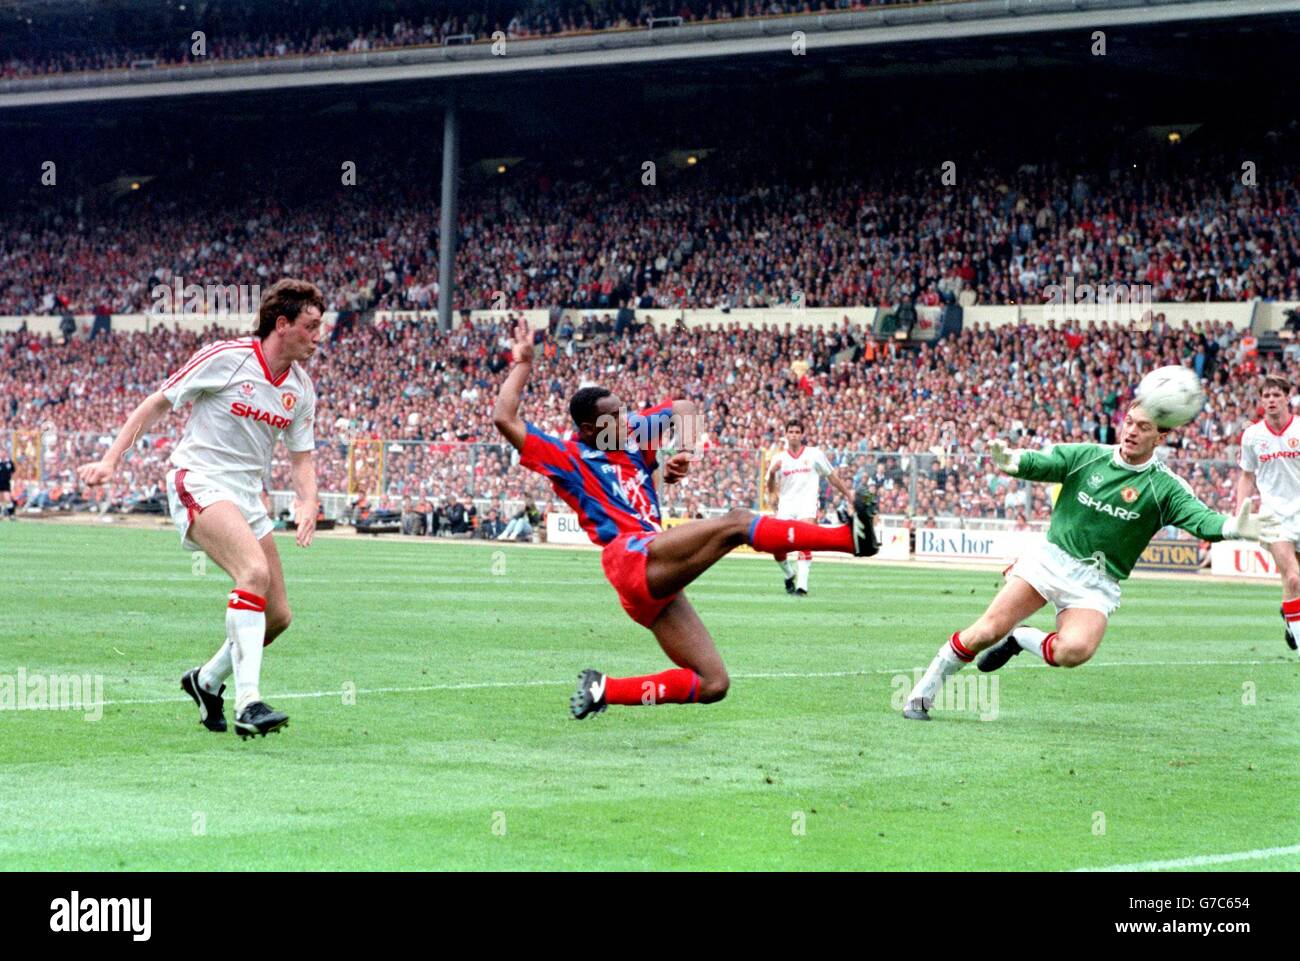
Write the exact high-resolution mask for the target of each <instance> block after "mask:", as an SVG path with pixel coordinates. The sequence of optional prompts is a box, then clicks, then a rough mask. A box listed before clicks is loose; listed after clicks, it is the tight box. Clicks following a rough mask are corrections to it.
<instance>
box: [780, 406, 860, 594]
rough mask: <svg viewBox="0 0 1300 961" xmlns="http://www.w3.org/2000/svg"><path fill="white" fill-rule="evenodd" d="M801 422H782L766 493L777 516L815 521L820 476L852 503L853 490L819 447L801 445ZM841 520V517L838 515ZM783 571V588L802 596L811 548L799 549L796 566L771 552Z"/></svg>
mask: <svg viewBox="0 0 1300 961" xmlns="http://www.w3.org/2000/svg"><path fill="white" fill-rule="evenodd" d="M803 441H804V437H803V422H802V421H797V420H792V421H788V422H787V423H786V425H785V450H783V451H781V452H780V453H778V454H776V456H774V457H773V458H772V461H771V463H770V464H768V466H767V496H768V500H769V501H771V502H772V503H773V506H774V507H775V509H776V516H777V517H778V518H779V519H780V520H791V521H807V522H808V523H810V524H815V523H816V522H817V500H818V497H817V495H818V493H819V491H820V488H821V479H822V478H823V477H825V478H826V479H827V480H828V481H829V482H830V484H831V486H832V487H834V488H835V489H836V490H838V491H839V492H840V493H841V494H843V495H844V497H845V499H846V500H847V501H848V502H849V503H850V504H852V503H853V491H852V490H851V489H850V488H849V485H848V484H846V483H845V482H844V479H843V478H842V477H840V475H839V473H838V472H836V470H835V468H834V467H832V466H831V462H830V461H829V460H827V459H826V455H825V454H823V453H822V450H821V448H820V447H814V446H811V445H809V446H805V445H804V442H803ZM841 520H843V521H844V522H845V523H847V520H845V518H844V517H841ZM773 556H774V557H775V558H776V562H777V564H778V565H780V567H781V572H782V573H783V574H785V592H786V593H787V594H795V595H797V596H799V597H805V596H807V594H808V573H809V571H810V570H811V568H812V552H811V551H800V552H799V563H798V567H797V568H796V567H794V566H792V565H791V564H790V561H789V555H787V554H775V555H773Z"/></svg>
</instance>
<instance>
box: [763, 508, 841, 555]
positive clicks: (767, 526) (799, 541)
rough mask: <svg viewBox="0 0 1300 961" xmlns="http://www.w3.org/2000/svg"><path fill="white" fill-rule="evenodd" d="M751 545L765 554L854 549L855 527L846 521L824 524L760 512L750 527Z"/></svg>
mask: <svg viewBox="0 0 1300 961" xmlns="http://www.w3.org/2000/svg"><path fill="white" fill-rule="evenodd" d="M749 546H750V547H752V548H754V550H756V551H763V552H764V553H766V554H778V553H781V552H782V551H787V552H788V551H841V552H843V553H845V554H852V553H853V531H852V530H850V529H849V526H848V525H847V524H841V525H840V526H839V527H822V526H821V525H819V524H809V523H808V522H807V521H780V520H777V519H776V518H775V517H763V516H761V515H760V516H759V517H756V518H754V523H753V524H751V525H750V528H749Z"/></svg>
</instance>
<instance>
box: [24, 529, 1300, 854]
mask: <svg viewBox="0 0 1300 961" xmlns="http://www.w3.org/2000/svg"><path fill="white" fill-rule="evenodd" d="M280 545H281V551H282V554H283V556H284V559H285V567H286V573H287V577H288V582H289V593H290V598H291V601H292V603H293V607H294V614H295V621H294V625H293V627H292V629H291V630H290V631H289V632H288V633H287V634H286V635H285V636H284V637H283V638H281V639H280V640H279V641H277V642H276V643H275V644H274V645H273V646H272V647H271V648H270V649H269V651H268V657H267V659H266V662H265V665H264V675H263V685H262V690H263V693H264V694H265V695H266V697H267V699H268V700H269V701H270V702H271V703H272V704H274V705H276V706H277V707H280V708H282V709H284V710H286V711H287V712H288V713H289V714H290V715H291V717H292V721H291V723H290V726H289V728H288V729H287V730H286V731H284V732H283V733H281V734H279V735H273V736H272V737H269V738H266V739H262V740H256V741H249V742H241V741H240V740H239V739H238V738H237V737H235V736H234V735H233V734H226V735H216V734H209V733H207V732H206V731H204V730H203V729H202V728H200V727H199V725H198V723H197V716H196V712H195V710H194V708H193V706H192V704H191V703H190V702H189V701H188V699H185V698H184V695H183V694H182V693H181V691H180V688H179V678H180V675H181V673H182V672H183V671H184V670H185V669H187V668H189V667H191V666H193V665H195V664H198V663H200V662H202V661H203V660H205V659H206V658H207V657H208V655H209V654H210V652H211V650H212V649H214V648H215V646H216V645H217V643H218V641H219V639H220V636H221V634H222V632H223V624H224V620H223V618H224V602H225V596H224V595H225V591H226V590H227V588H228V585H229V582H228V580H227V579H226V577H225V576H224V575H223V574H222V573H221V572H220V570H218V569H216V568H215V566H212V565H209V566H208V569H207V572H206V574H199V573H195V572H194V570H193V569H192V565H193V561H192V559H191V557H190V555H189V554H188V553H186V552H184V551H182V550H181V549H180V548H179V545H178V543H177V539H176V537H175V535H174V534H172V533H171V532H164V531H161V530H159V531H146V530H138V529H124V528H114V527H107V526H105V527H95V526H68V525H41V524H36V523H20V524H0V559H2V560H3V563H2V564H0V569H2V572H3V576H2V577H0V637H2V643H0V652H2V656H3V661H2V662H0V675H5V674H8V675H10V676H11V677H15V676H16V674H17V672H18V671H19V670H20V669H22V670H23V671H25V672H26V673H27V674H28V675H34V674H44V675H50V674H70V673H77V674H90V675H102V676H103V682H104V697H105V698H106V699H107V701H108V702H109V703H108V704H107V706H106V707H105V708H104V709H103V716H102V719H101V720H98V721H87V720H86V719H85V716H84V714H83V713H82V712H78V711H70V710H63V711H44V710H23V711H18V710H4V711H0V762H2V763H3V766H4V770H5V777H4V778H3V781H2V782H0V812H3V817H0V869H5V870H15V869H36V870H56V869H57V870H87V869H88V870H117V869H128V870H134V869H164V870H170V869H218V870H241V869H361V870H366V869H425V868H429V869H534V868H536V869H542V868H547V869H556V868H558V869H570V868H573V869H614V868H624V869H634V870H636V869H704V868H710V869H762V868H774V869H904V870H906V869H932V870H961V869H978V868H986V869H1020V868H1025V869H1047V870H1057V869H1073V868H1082V867H1104V866H1113V865H1121V864H1142V863H1146V862H1153V861H1160V860H1165V859H1182V858H1194V857H1198V856H1204V855H1220V854H1229V853H1236V852H1258V851H1261V850H1265V849H1274V848H1278V847H1283V848H1286V847H1292V846H1295V845H1296V843H1297V841H1300V830H1298V829H1297V827H1296V824H1297V814H1300V795H1297V793H1296V790H1295V784H1296V782H1295V774H1296V758H1297V756H1300V750H1298V748H1300V738H1298V737H1297V721H1298V720H1300V694H1298V685H1297V682H1298V681H1300V661H1297V659H1296V657H1295V656H1294V655H1293V654H1291V653H1290V652H1288V651H1286V650H1285V648H1284V647H1283V644H1282V640H1281V636H1280V635H1281V622H1280V620H1279V618H1278V616H1277V607H1278V597H1279V592H1278V587H1277V585H1275V584H1273V583H1240V584H1224V583H1197V582H1195V581H1192V580H1188V581H1152V580H1140V581H1132V582H1130V583H1129V584H1127V585H1126V588H1125V598H1124V604H1123V607H1122V608H1121V609H1120V611H1119V612H1118V614H1117V615H1116V616H1115V618H1114V621H1113V625H1112V628H1111V633H1110V635H1109V636H1108V637H1107V639H1106V640H1105V642H1104V643H1103V644H1102V647H1101V650H1100V651H1099V652H1098V655H1097V657H1096V658H1095V659H1094V662H1093V663H1092V664H1089V665H1087V666H1085V667H1083V668H1080V669H1078V670H1074V671H1066V670H1051V669H1047V668H1045V667H1043V666H1041V665H1040V664H1031V663H1029V662H1030V660H1031V659H1030V657H1020V658H1017V659H1016V660H1015V661H1013V662H1012V664H1011V665H1010V666H1009V667H1008V668H1007V669H1006V670H1005V671H1004V672H1002V673H1001V674H1000V675H999V678H998V680H999V686H998V689H997V700H996V713H997V717H996V719H994V720H988V721H985V720H981V719H980V716H979V709H978V708H977V707H968V708H967V709H966V710H950V711H947V712H938V711H936V720H935V721H933V722H931V723H929V724H919V723H914V722H906V721H904V720H902V719H901V717H900V716H899V714H898V713H897V711H896V710H895V708H896V706H897V703H898V698H899V696H900V694H899V691H900V689H901V687H902V685H904V684H906V683H908V682H909V681H910V680H911V671H912V670H913V669H914V668H918V667H923V666H924V665H925V664H926V663H928V661H929V659H930V657H931V656H932V655H933V654H934V652H935V650H936V649H937V648H938V646H939V644H940V643H941V642H942V641H943V639H944V638H945V637H946V636H947V635H948V633H949V632H951V631H952V630H953V629H954V628H955V627H959V626H964V625H965V624H967V623H968V622H969V621H971V620H972V619H973V618H974V617H975V616H976V615H978V614H979V613H980V612H981V611H982V610H983V607H984V605H985V604H986V603H987V602H988V600H989V598H990V597H991V596H992V594H993V592H994V591H995V590H996V588H997V586H998V583H999V578H998V576H997V575H996V574H995V573H991V572H990V573H985V572H970V571H951V572H948V571H934V570H926V569H919V568H916V567H907V566H893V567H890V566H884V565H881V566H870V565H846V564H831V563H823V564H815V565H814V567H813V574H812V585H811V587H812V594H811V596H809V597H808V598H806V599H803V600H799V599H794V598H790V597H787V596H786V595H785V594H784V592H783V590H782V585H781V578H780V576H779V573H778V571H777V569H776V567H775V565H773V564H771V563H770V562H767V561H765V560H764V561H760V560H755V559H749V558H745V559H741V558H734V559H728V560H726V561H724V562H723V563H721V564H720V565H719V566H717V567H716V568H714V569H713V570H712V571H710V572H709V573H708V574H707V575H705V576H704V577H703V578H702V579H701V580H700V581H699V582H698V583H697V584H696V585H695V586H694V587H693V588H692V589H691V591H690V592H689V593H690V596H691V598H692V600H693V601H694V603H695V605H696V607H697V608H698V609H699V610H700V612H701V614H702V616H703V618H704V620H705V622H706V623H707V624H708V625H709V627H710V629H711V630H712V632H713V634H714V637H715V638H716V640H717V641H718V644H719V646H720V648H721V650H722V652H723V656H724V657H725V659H726V661H727V664H728V667H729V669H730V671H731V673H732V676H733V681H732V688H731V694H730V695H729V697H728V698H727V699H726V700H725V701H723V702H722V703H719V704H714V705H710V706H696V705H688V706H664V707H658V708H621V709H620V708H617V707H614V708H611V709H610V710H609V711H608V712H606V713H605V714H603V715H599V716H597V717H594V718H591V719H588V720H586V721H583V722H581V723H577V722H574V721H573V720H571V719H570V718H569V715H568V710H567V701H568V696H569V693H570V691H571V689H572V684H573V682H574V679H575V676H576V674H577V672H578V670H579V669H581V668H584V667H588V666H593V667H599V668H601V669H603V670H607V671H609V672H611V673H614V674H630V673H636V674H640V673H649V672H652V671H657V670H661V669H663V668H665V667H666V666H668V664H667V661H666V659H665V658H664V656H663V654H662V653H661V652H660V651H659V649H658V647H657V646H656V645H655V643H654V640H653V638H652V637H651V636H650V634H649V633H648V632H646V631H644V630H642V629H641V628H639V627H637V626H636V625H635V624H633V623H632V622H631V621H630V620H628V619H627V617H626V616H624V614H623V612H622V610H621V609H620V608H619V607H618V604H617V601H616V599H615V596H614V593H613V591H612V590H611V589H610V588H609V586H608V585H607V584H606V583H605V581H604V579H603V577H602V576H601V571H600V563H599V558H598V556H597V555H596V554H595V553H594V552H591V551H577V550H574V551H561V550H552V549H537V548H528V547H515V546H509V547H503V548H502V549H501V550H500V551H499V552H498V551H497V550H495V549H494V548H493V547H492V546H481V545H471V544H458V543H428V542H423V541H421V542H396V541H392V542H387V541H386V542H368V541H363V540H361V539H351V538H329V539H326V538H321V539H319V540H318V541H317V543H316V544H315V545H313V546H312V547H311V548H310V549H309V550H306V551H303V550H299V549H297V548H296V547H294V546H293V544H292V542H291V541H290V540H287V539H285V540H281V541H280ZM1035 623H1041V624H1044V625H1045V624H1047V623H1049V621H1048V619H1047V617H1046V615H1043V614H1040V615H1039V616H1038V617H1037V618H1036V619H1035ZM965 673H966V672H963V675H964V674H965ZM971 673H974V672H971ZM900 675H906V676H905V678H900ZM11 683H12V682H11ZM351 691H355V692H356V693H355V697H352V696H350V695H349V694H348V693H347V692H351ZM990 691H991V689H989V688H986V689H985V693H986V694H990ZM1252 694H1253V697H1252ZM990 696H991V695H990ZM349 702H354V703H349ZM1218 866H1220V867H1223V868H1227V869H1240V870H1251V869H1272V870H1295V869H1297V868H1300V854H1297V853H1290V854H1287V853H1282V854H1275V855H1273V856H1269V857H1256V858H1254V859H1251V860H1241V861H1234V862H1230V863H1227V864H1222V865H1218Z"/></svg>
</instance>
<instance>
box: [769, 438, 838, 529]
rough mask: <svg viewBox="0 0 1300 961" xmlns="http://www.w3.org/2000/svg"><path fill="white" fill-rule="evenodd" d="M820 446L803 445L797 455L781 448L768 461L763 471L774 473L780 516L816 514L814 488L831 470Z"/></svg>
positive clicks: (815, 491) (796, 516) (813, 515)
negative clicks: (778, 494)
mask: <svg viewBox="0 0 1300 961" xmlns="http://www.w3.org/2000/svg"><path fill="white" fill-rule="evenodd" d="M832 469H833V468H832V467H831V462H830V461H828V460H827V459H826V455H825V454H823V453H822V451H821V448H820V447H812V446H810V445H804V448H803V450H801V451H799V454H798V456H795V455H794V454H792V453H791V452H790V451H789V450H783V451H781V452H780V453H779V454H777V455H776V456H775V457H773V458H772V462H771V463H770V464H768V467H767V474H768V476H769V477H771V476H772V475H773V474H775V475H776V476H777V481H778V487H777V490H778V492H779V493H780V501H779V504H778V507H779V510H780V515H781V516H782V517H791V518H800V517H816V516H817V491H818V488H819V486H820V485H821V479H822V478H823V477H825V476H827V475H828V474H830V473H831V471H832Z"/></svg>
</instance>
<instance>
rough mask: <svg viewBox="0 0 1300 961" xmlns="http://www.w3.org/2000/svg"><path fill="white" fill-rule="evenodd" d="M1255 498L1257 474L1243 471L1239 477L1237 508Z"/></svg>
mask: <svg viewBox="0 0 1300 961" xmlns="http://www.w3.org/2000/svg"><path fill="white" fill-rule="evenodd" d="M1254 496H1255V472H1254V471H1253V470H1243V471H1242V472H1241V473H1240V474H1238V475H1237V507H1238V508H1240V507H1241V505H1242V504H1247V503H1249V502H1250V500H1251V498H1253V497H1254Z"/></svg>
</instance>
